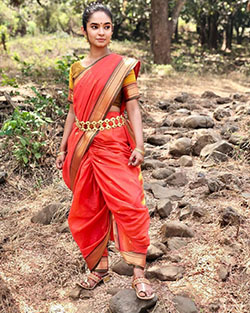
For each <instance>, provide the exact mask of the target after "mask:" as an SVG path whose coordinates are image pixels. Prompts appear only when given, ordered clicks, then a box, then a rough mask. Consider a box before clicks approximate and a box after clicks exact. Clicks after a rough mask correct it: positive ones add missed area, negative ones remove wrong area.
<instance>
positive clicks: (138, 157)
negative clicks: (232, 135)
mask: <svg viewBox="0 0 250 313" xmlns="http://www.w3.org/2000/svg"><path fill="white" fill-rule="evenodd" d="M143 160H144V158H143V155H142V154H141V153H140V152H138V151H135V150H134V151H133V152H132V153H131V156H130V158H129V161H128V165H132V166H138V165H140V164H141V163H142V162H143Z"/></svg>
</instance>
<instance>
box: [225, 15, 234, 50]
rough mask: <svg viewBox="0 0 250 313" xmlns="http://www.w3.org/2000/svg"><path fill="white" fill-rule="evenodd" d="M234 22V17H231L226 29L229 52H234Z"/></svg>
mask: <svg viewBox="0 0 250 313" xmlns="http://www.w3.org/2000/svg"><path fill="white" fill-rule="evenodd" d="M233 22H234V19H233V16H229V17H228V24H227V28H226V49H229V50H232V39H233Z"/></svg>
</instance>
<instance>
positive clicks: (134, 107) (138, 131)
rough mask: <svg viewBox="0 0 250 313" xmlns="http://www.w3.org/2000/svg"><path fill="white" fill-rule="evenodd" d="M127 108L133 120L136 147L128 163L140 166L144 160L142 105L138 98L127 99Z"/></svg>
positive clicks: (129, 116) (131, 120) (130, 118)
mask: <svg viewBox="0 0 250 313" xmlns="http://www.w3.org/2000/svg"><path fill="white" fill-rule="evenodd" d="M126 110H127V112H128V118H129V120H130V122H131V126H132V129H133V131H134V135H135V142H136V148H135V149H134V151H133V152H132V154H131V156H130V158H129V162H128V165H132V166H138V165H140V164H141V163H142V162H143V160H144V143H143V132H142V118H141V112H140V107H139V103H138V100H137V99H132V100H129V101H127V103H126Z"/></svg>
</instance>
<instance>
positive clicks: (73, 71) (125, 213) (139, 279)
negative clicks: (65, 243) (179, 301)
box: [56, 2, 154, 300]
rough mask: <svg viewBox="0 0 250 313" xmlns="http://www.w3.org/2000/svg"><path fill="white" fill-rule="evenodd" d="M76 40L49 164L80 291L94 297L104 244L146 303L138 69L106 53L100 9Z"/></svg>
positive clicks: (105, 20) (102, 271)
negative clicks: (65, 201)
mask: <svg viewBox="0 0 250 313" xmlns="http://www.w3.org/2000/svg"><path fill="white" fill-rule="evenodd" d="M82 32H83V34H84V36H85V37H86V38H87V40H88V42H89V45H90V50H89V54H88V56H87V57H86V58H85V59H84V60H81V61H79V62H76V63H74V64H73V65H72V66H71V68H70V80H69V87H70V90H69V100H70V101H71V104H70V109H69V113H68V115H67V119H66V123H65V128H64V134H63V138H62V141H61V145H60V152H59V153H58V156H57V159H56V166H57V168H58V169H63V177H64V180H65V183H66V184H67V186H68V187H69V188H70V189H71V190H72V191H73V202H72V207H71V210H70V213H69V227H70V230H71V232H72V235H73V237H74V239H75V241H76V242H77V244H78V246H79V248H80V250H81V252H82V255H83V257H84V259H85V261H86V263H87V265H88V268H89V270H90V274H89V275H88V276H87V277H86V279H85V281H83V282H82V283H81V286H82V287H83V288H85V289H93V288H95V287H96V286H97V285H98V284H99V283H100V282H102V281H104V280H105V279H106V278H107V276H108V250H107V244H108V241H109V240H115V242H116V247H117V248H118V249H119V250H120V252H121V254H122V256H123V257H124V259H125V261H126V262H127V263H128V264H133V265H134V277H133V284H132V285H133V288H135V290H136V295H137V297H138V298H140V299H144V300H145V299H152V298H153V297H154V294H153V291H152V288H151V286H150V283H149V281H148V280H146V279H145V278H144V267H145V263H146V253H147V248H148V245H149V236H148V228H149V214H148V209H147V207H146V206H145V200H144V194H143V185H142V184H143V182H142V176H141V172H140V167H139V165H140V164H141V163H142V162H143V155H144V147H143V135H142V122H141V114H140V110H139V105H138V101H137V99H138V97H139V93H138V88H137V84H136V77H137V75H138V71H139V66H140V63H139V62H138V61H136V60H134V59H131V58H126V57H122V56H120V55H118V54H115V53H111V52H110V51H109V49H108V44H109V42H110V40H111V36H112V32H113V26H112V15H111V12H110V11H109V9H108V8H107V7H105V6H104V5H102V4H100V3H95V2H93V3H91V4H90V5H89V6H88V7H87V8H86V9H85V11H84V13H83V27H82ZM125 109H126V111H127V114H128V118H129V121H130V123H131V128H130V127H129V125H128V123H127V122H126V120H125V118H124V114H123V113H124V110H125ZM131 129H133V131H132V130H131ZM132 132H133V134H132ZM133 137H134V139H133Z"/></svg>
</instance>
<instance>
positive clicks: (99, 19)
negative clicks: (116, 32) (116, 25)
mask: <svg viewBox="0 0 250 313" xmlns="http://www.w3.org/2000/svg"><path fill="white" fill-rule="evenodd" d="M88 22H89V23H95V24H106V23H111V19H110V17H109V16H108V15H107V14H106V13H105V12H103V11H97V12H95V13H93V14H92V15H91V16H90V18H89V21H88Z"/></svg>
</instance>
